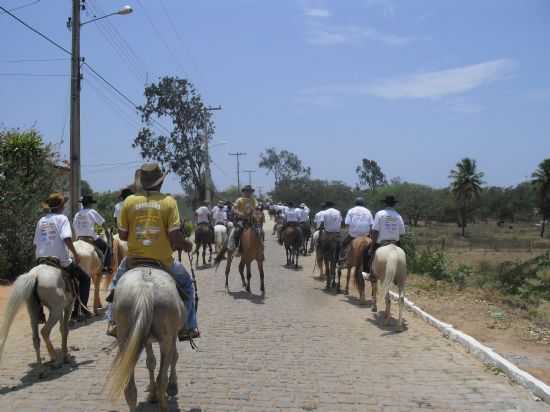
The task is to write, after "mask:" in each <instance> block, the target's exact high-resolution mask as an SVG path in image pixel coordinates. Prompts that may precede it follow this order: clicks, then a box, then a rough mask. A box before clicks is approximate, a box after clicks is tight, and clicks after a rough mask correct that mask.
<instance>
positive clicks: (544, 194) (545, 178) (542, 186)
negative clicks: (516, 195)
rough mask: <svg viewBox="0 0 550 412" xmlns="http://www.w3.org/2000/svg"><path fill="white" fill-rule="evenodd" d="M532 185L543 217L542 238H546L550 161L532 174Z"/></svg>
mask: <svg viewBox="0 0 550 412" xmlns="http://www.w3.org/2000/svg"><path fill="white" fill-rule="evenodd" d="M532 178H533V180H532V183H533V186H535V190H536V193H537V208H538V210H539V213H540V215H541V217H542V225H541V231H540V237H544V227H545V223H546V221H547V220H550V159H544V160H543V161H542V162H541V163H540V164H539V167H538V168H537V170H535V172H533V174H532Z"/></svg>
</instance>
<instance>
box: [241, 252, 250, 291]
mask: <svg viewBox="0 0 550 412" xmlns="http://www.w3.org/2000/svg"><path fill="white" fill-rule="evenodd" d="M239 274H240V275H241V281H242V282H243V288H245V289H247V290H248V286H247V284H246V281H245V279H244V260H243V259H242V258H241V261H240V262H239Z"/></svg>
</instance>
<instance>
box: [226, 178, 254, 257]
mask: <svg viewBox="0 0 550 412" xmlns="http://www.w3.org/2000/svg"><path fill="white" fill-rule="evenodd" d="M241 193H242V196H241V197H239V198H238V199H237V200H236V201H235V203H234V204H233V209H232V211H233V219H234V224H235V227H234V228H233V230H232V231H231V234H230V235H229V240H228V242H227V249H229V250H230V251H234V250H235V249H238V248H239V241H240V240H241V233H242V231H243V228H244V221H245V220H249V219H250V218H251V217H252V213H253V212H254V210H255V209H256V206H257V205H258V203H257V202H256V199H254V198H253V197H252V194H253V193H254V189H253V188H252V186H250V185H246V186H245V187H243V188H242V189H241Z"/></svg>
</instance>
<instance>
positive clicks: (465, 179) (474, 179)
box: [449, 157, 484, 237]
mask: <svg viewBox="0 0 550 412" xmlns="http://www.w3.org/2000/svg"><path fill="white" fill-rule="evenodd" d="M449 179H453V181H452V182H451V192H452V193H453V195H454V198H455V200H456V202H457V204H458V212H459V224H460V225H461V227H462V237H464V235H465V234H464V231H465V229H466V220H467V218H468V212H469V211H470V210H471V204H472V202H473V200H474V199H477V198H479V194H480V193H481V185H483V183H484V182H483V173H482V172H478V171H477V164H476V161H475V160H474V159H470V158H468V157H466V158H464V159H462V160H461V161H460V162H458V163H457V164H456V169H453V170H451V173H450V174H449Z"/></svg>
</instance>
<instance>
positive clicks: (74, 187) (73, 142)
mask: <svg viewBox="0 0 550 412" xmlns="http://www.w3.org/2000/svg"><path fill="white" fill-rule="evenodd" d="M72 3H73V13H72V18H71V29H72V48H71V50H72V56H71V120H70V131H71V138H70V152H71V157H70V164H71V176H70V190H69V196H70V206H71V217H72V216H74V215H75V214H76V213H77V212H78V209H79V207H78V202H79V201H80V0H72Z"/></svg>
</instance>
